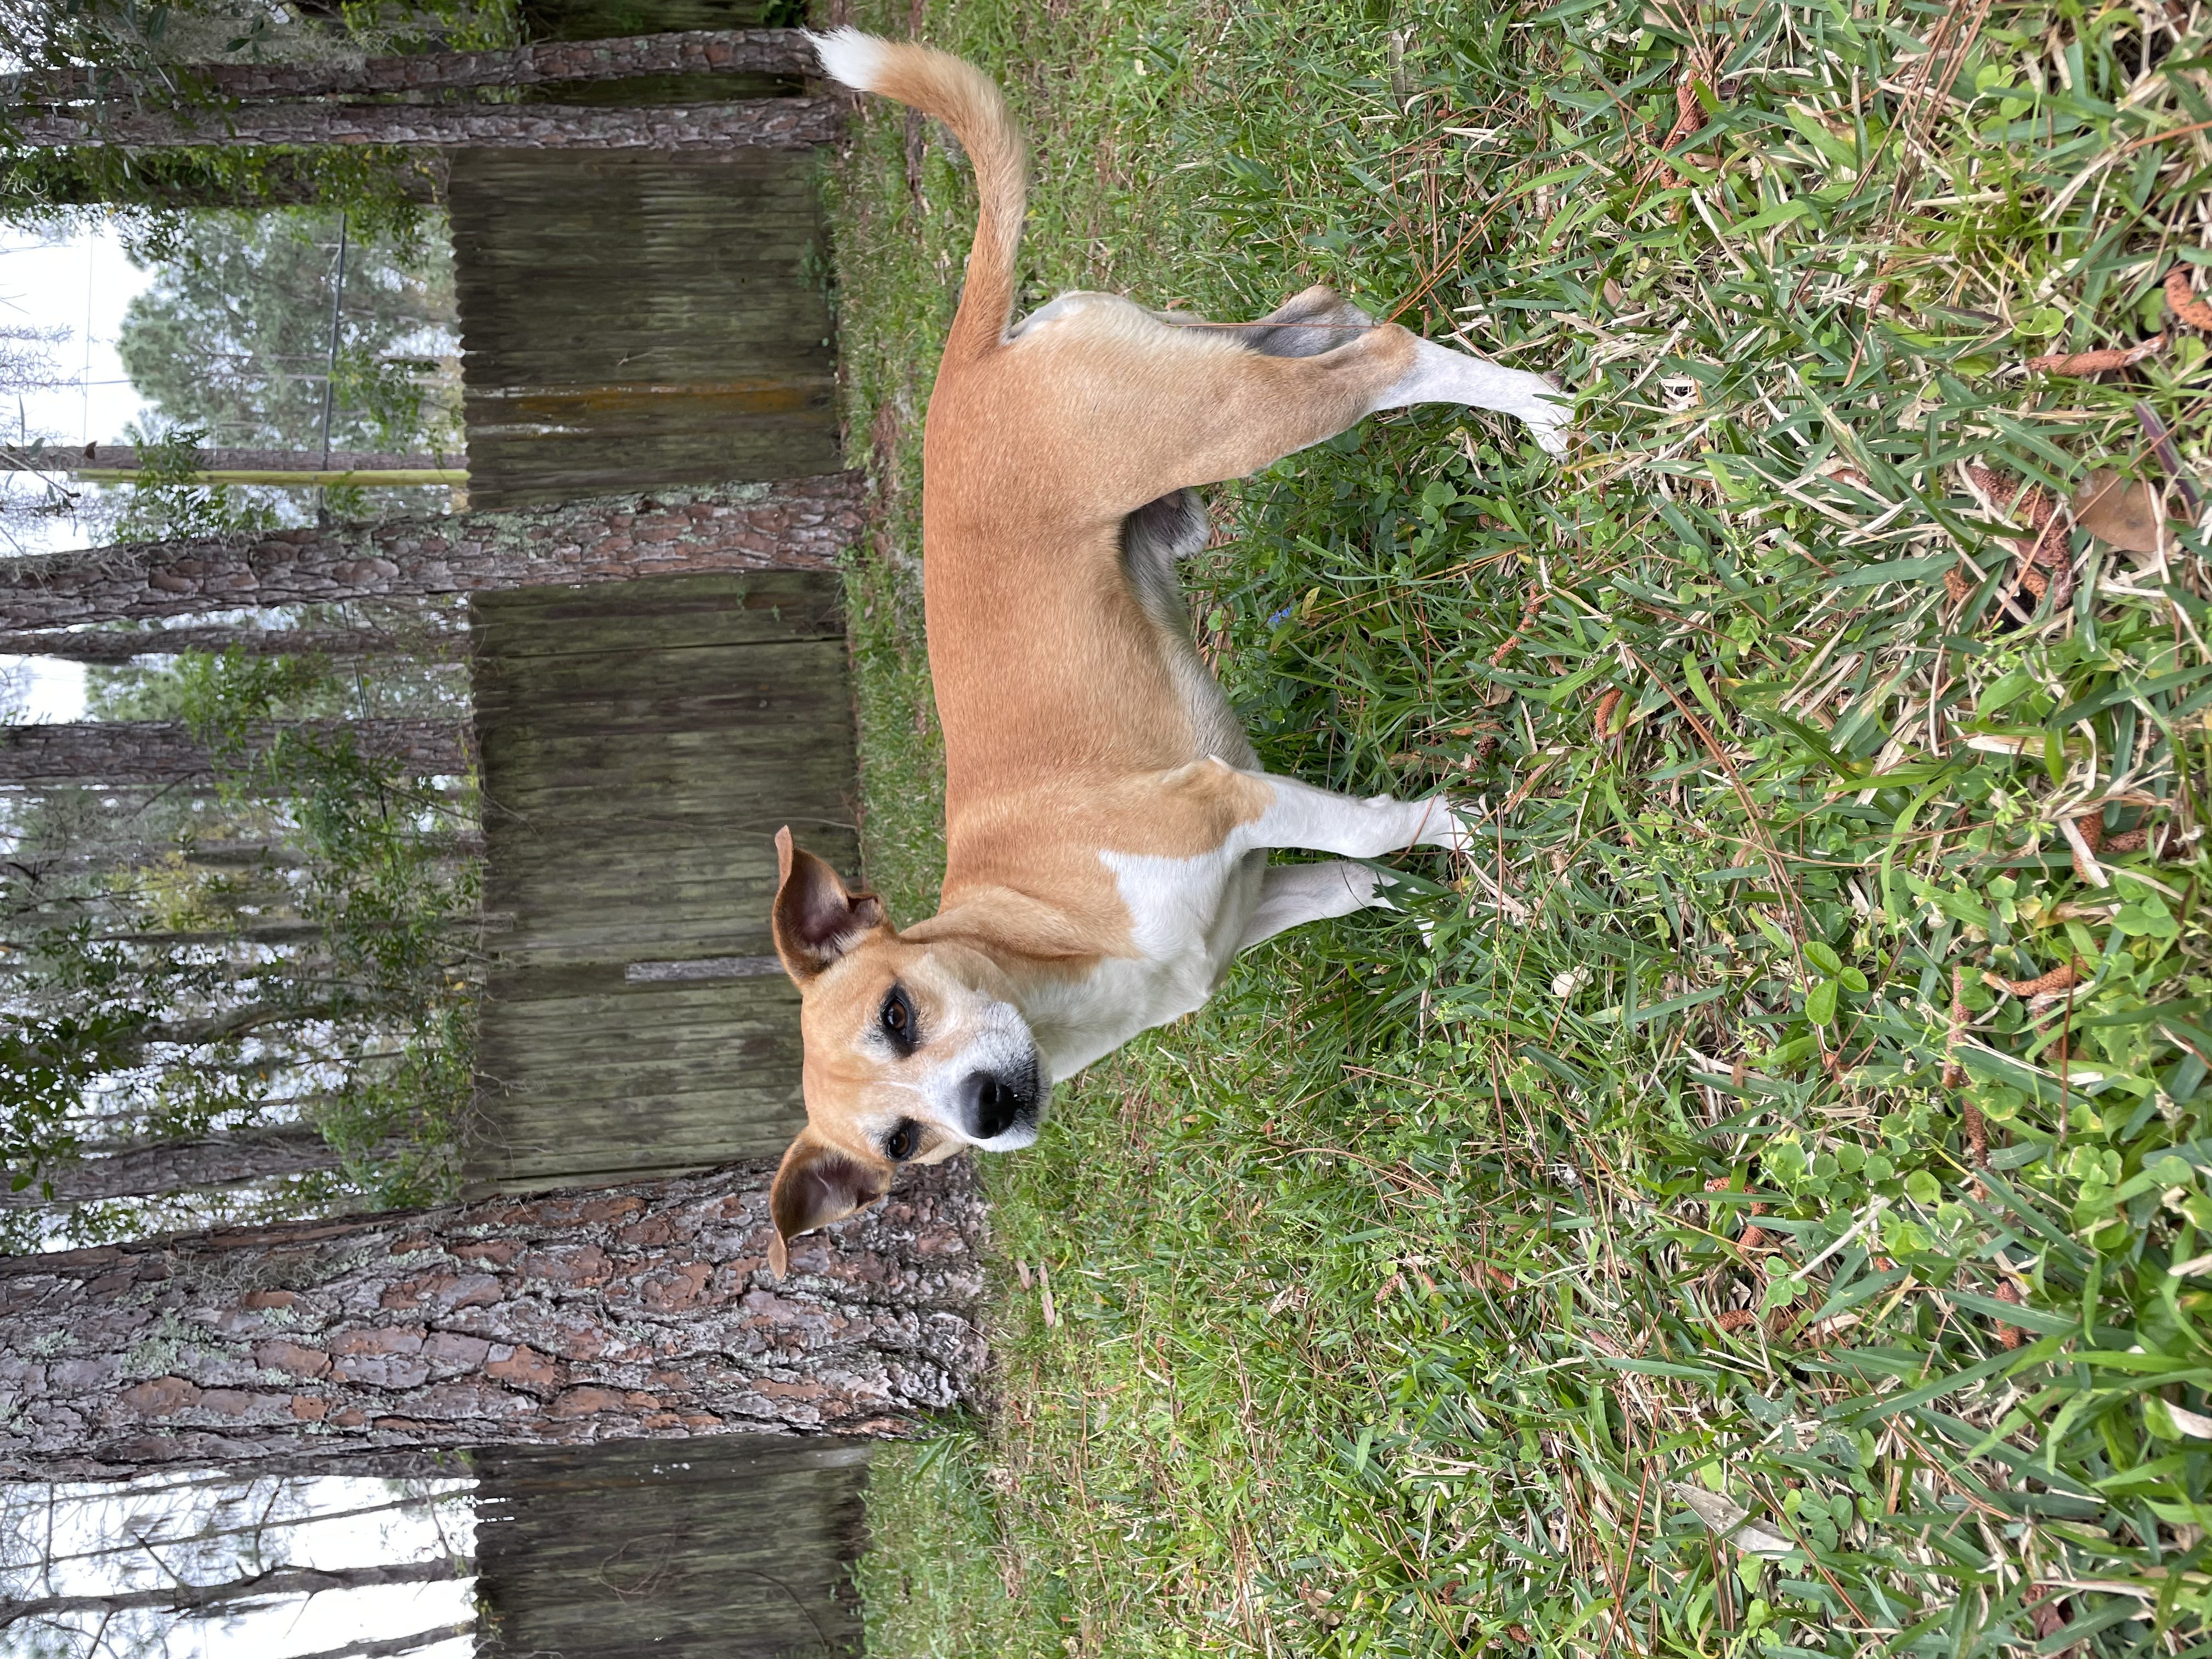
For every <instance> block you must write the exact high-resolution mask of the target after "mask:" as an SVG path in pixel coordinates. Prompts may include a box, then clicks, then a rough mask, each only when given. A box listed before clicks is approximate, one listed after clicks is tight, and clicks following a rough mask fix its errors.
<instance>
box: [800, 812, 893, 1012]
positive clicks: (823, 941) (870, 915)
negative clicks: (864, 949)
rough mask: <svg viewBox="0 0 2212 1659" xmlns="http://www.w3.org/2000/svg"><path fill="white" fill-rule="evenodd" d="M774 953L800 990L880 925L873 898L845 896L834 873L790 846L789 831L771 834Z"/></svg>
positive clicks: (877, 905)
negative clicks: (773, 851)
mask: <svg viewBox="0 0 2212 1659" xmlns="http://www.w3.org/2000/svg"><path fill="white" fill-rule="evenodd" d="M775 861H776V869H777V877H776V889H775V953H776V955H778V956H779V957H782V958H783V967H784V971H785V972H786V973H787V974H789V975H791V976H792V978H793V980H795V981H798V982H799V984H800V985H801V986H804V985H805V983H806V981H808V980H810V979H812V978H813V977H814V976H815V975H817V974H818V973H820V972H821V971H822V970H823V969H825V968H827V967H829V965H830V964H831V963H834V962H836V960H837V958H838V957H842V956H843V955H844V954H845V952H846V951H849V950H851V949H852V948H853V947H854V945H857V944H859V943H860V940H861V939H863V938H865V937H866V935H867V934H868V933H872V932H873V931H874V930H875V929H876V928H878V927H882V926H883V925H884V907H883V905H882V903H881V902H879V901H878V899H877V897H876V896H875V895H874V894H873V893H854V892H848V891H847V890H846V888H845V884H844V883H843V882H842V881H840V880H838V878H837V872H836V871H835V870H832V869H831V868H830V867H829V866H828V865H827V864H824V863H823V861H822V860H820V859H817V858H816V857H815V856H814V854H811V853H805V852H801V851H800V850H799V848H796V847H794V846H793V845H792V844H791V827H790V826H789V825H788V824H787V825H785V826H784V827H783V828H782V829H779V830H777V831H776V832H775Z"/></svg>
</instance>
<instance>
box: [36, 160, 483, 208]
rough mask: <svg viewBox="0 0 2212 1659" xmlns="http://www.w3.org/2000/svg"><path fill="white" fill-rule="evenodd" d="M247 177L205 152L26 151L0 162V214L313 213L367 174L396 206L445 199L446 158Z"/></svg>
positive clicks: (285, 164)
mask: <svg viewBox="0 0 2212 1659" xmlns="http://www.w3.org/2000/svg"><path fill="white" fill-rule="evenodd" d="M255 159H256V161H257V163H258V165H256V166H255V167H254V168H253V169H252V173H251V174H250V175H249V176H246V177H243V178H241V177H240V176H239V175H238V174H237V173H234V171H232V170H230V169H228V168H225V167H222V166H221V165H219V164H218V163H217V162H216V161H210V158H209V156H208V155H207V154H206V153H205V152H202V151H196V150H188V149H149V150H135V151H130V152H127V153H126V152H124V151H119V150H118V151H116V152H114V153H112V154H108V153H104V152H103V151H101V150H98V149H82V148H79V149H27V150H17V151H16V152H15V154H14V155H12V156H0V209H21V208H30V209H33V210H35V209H38V208H42V207H70V206H90V205H93V204H100V205H113V204H128V205H132V206H137V207H153V208H167V209H173V210H174V209H187V208H246V209H263V208H272V207H293V206H313V205H316V204H324V203H327V202H328V201H329V200H330V198H331V195H332V194H333V193H334V191H337V188H338V186H339V185H345V186H349V187H352V188H356V189H358V188H359V187H360V185H361V182H362V181H361V179H360V178H359V176H358V173H360V172H362V171H366V172H370V173H374V174H375V175H379V176H378V177H377V181H376V182H377V185H379V186H380V188H381V189H383V190H386V191H389V192H390V193H391V195H392V197H394V198H397V199H402V200H408V201H416V202H427V203H434V204H435V203H441V202H443V201H444V200H445V199H446V172H447V158H446V155H445V153H444V152H443V151H441V150H416V151H413V152H404V153H395V154H394V155H392V157H390V158H389V159H390V160H391V161H392V162H393V163H395V165H392V166H390V167H378V166H375V165H374V162H373V161H372V158H370V157H368V155H364V154H363V153H362V152H361V151H358V150H343V151H333V150H276V151H273V152H264V153H263V154H261V155H258V157H256V158H255ZM333 159H338V160H343V161H348V162H352V163H356V164H357V167H356V177H354V178H352V179H344V180H339V181H334V180H333V179H331V176H330V169H329V168H328V167H327V166H326V165H325V163H327V162H328V161H331V160H333Z"/></svg>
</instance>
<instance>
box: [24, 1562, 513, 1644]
mask: <svg viewBox="0 0 2212 1659" xmlns="http://www.w3.org/2000/svg"><path fill="white" fill-rule="evenodd" d="M469 1571H470V1569H469V1564H468V1562H467V1560H466V1559H457V1558H453V1557H447V1558H443V1559H435V1560H429V1561H402V1562H396V1563H394V1564H392V1565H389V1566H376V1567H337V1568H328V1569H326V1568H323V1567H273V1568H271V1569H270V1571H267V1572H257V1573H255V1574H254V1575H253V1576H252V1577H250V1578H234V1579H231V1580H229V1581H228V1582H226V1583H214V1584H157V1585H155V1587H154V1588H153V1589H142V1590H111V1591H108V1592H107V1593H106V1594H105V1595H102V1594H100V1593H98V1592H94V1593H93V1594H90V1595H31V1596H26V1597H24V1598H23V1599H22V1600H21V1601H9V1600H6V1599H0V1630H5V1629H6V1628H7V1627H8V1626H10V1625H12V1624H15V1623H16V1622H17V1621H18V1620H24V1619H39V1618H48V1619H50V1618H52V1617H53V1616H54V1615H55V1614H56V1613H131V1612H137V1611H142V1610H156V1611H161V1612H165V1613H200V1612H204V1611H206V1610H208V1609H210V1608H213V1607H234V1608H236V1607H246V1606H249V1605H252V1604H254V1603H258V1602H263V1601H276V1600H278V1599H280V1598H281V1597H283V1596H287V1595H319V1593H321V1592H322V1591H324V1590H334V1589H372V1588H374V1587H376V1586H378V1585H383V1584H429V1583H438V1582H440V1581H441V1580H443V1579H447V1578H464V1577H467V1576H468V1573H469Z"/></svg>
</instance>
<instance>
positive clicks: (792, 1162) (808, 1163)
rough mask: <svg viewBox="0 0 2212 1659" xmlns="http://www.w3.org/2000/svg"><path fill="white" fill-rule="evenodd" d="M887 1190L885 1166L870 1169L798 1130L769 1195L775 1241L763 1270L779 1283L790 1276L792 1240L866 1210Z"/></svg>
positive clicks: (810, 1133) (808, 1132)
mask: <svg viewBox="0 0 2212 1659" xmlns="http://www.w3.org/2000/svg"><path fill="white" fill-rule="evenodd" d="M890 1184H891V1172H890V1166H889V1165H888V1164H886V1165H884V1167H883V1168H881V1169H874V1168H871V1167H870V1166H869V1165H867V1164H862V1163H860V1161H858V1160H857V1159H855V1158H852V1157H851V1156H849V1155H848V1154H847V1153H844V1152H839V1151H838V1150H837V1149H836V1147H835V1146H831V1145H829V1142H828V1141H826V1140H823V1139H820V1138H819V1137H817V1135H816V1134H815V1133H814V1131H813V1129H812V1127H807V1128H804V1129H801V1130H800V1131H799V1139H796V1140H794V1141H793V1142H792V1143H791V1147H790V1150H789V1151H787V1152H785V1153H784V1155H783V1162H782V1164H781V1165H779V1166H778V1167H777V1170H776V1172H775V1186H774V1187H772V1188H769V1199H768V1207H769V1215H771V1216H772V1217H774V1218H775V1238H774V1239H772V1240H771V1241H769V1247H768V1265H769V1267H771V1268H773V1269H774V1270H775V1276H776V1277H777V1278H778V1279H781V1278H782V1277H783V1276H784V1275H785V1274H786V1273H789V1272H790V1271H791V1249H790V1244H791V1241H792V1240H793V1239H794V1238H796V1237H799V1234H801V1233H811V1232H812V1231H814V1230H815V1229H816V1228H817V1227H826V1226H828V1225H829V1224H830V1223H831V1222H833V1221H842V1220H843V1219H844V1218H846V1217H847V1216H848V1215H850V1214H852V1213H853V1212H854V1211H855V1210H865V1209H866V1208H867V1207H868V1206H869V1205H871V1204H872V1203H874V1202H875V1201H876V1200H878V1199H879V1198H881V1197H882V1196H883V1195H884V1193H886V1192H887V1191H889V1190H890Z"/></svg>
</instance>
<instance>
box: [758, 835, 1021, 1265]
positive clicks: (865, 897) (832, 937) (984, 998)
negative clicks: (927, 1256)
mask: <svg viewBox="0 0 2212 1659" xmlns="http://www.w3.org/2000/svg"><path fill="white" fill-rule="evenodd" d="M775 850H776V858H777V861H778V864H779V866H781V876H780V879H779V882H778V884H777V887H776V894H775V950H776V954H777V955H778V956H779V957H781V958H782V959H783V965H784V969H785V970H786V971H787V972H788V973H789V974H790V975H791V977H792V980H793V982H794V983H795V984H797V986H798V987H799V998H800V1010H799V1033H800V1036H801V1037H802V1038H803V1039H804V1041H805V1063H804V1066H803V1069H802V1072H801V1082H802V1085H803V1087H804V1089H805V1097H806V1127H805V1128H804V1129H802V1130H800V1131H799V1138H798V1139H796V1140H794V1141H793V1142H792V1143H791V1149H790V1150H789V1151H788V1152H785V1153H784V1155H783V1164H782V1167H781V1168H780V1169H779V1170H777V1171H776V1172H775V1188H774V1190H773V1192H772V1193H771V1194H770V1198H769V1210H770V1212H771V1213H772V1214H773V1216H774V1218H775V1241H774V1243H771V1245H770V1246H769V1266H770V1267H773V1268H775V1272H776V1274H777V1276H778V1277H781V1276H782V1274H783V1273H784V1272H785V1271H786V1268H787V1265H788V1260H789V1258H788V1253H787V1245H788V1244H789V1242H790V1241H791V1240H792V1239H793V1238H796V1237H798V1236H799V1234H801V1233H807V1232H811V1231H814V1230H815V1229H816V1228H817V1227H824V1226H827V1225H829V1223H831V1222H833V1221H836V1220H838V1219H839V1218H842V1217H844V1216H848V1215H850V1214H852V1213H853V1212H854V1211H855V1210H859V1209H864V1208H866V1206H868V1205H870V1204H872V1203H873V1202H875V1200H878V1198H881V1197H882V1196H883V1195H884V1193H886V1192H887V1191H889V1190H890V1184H891V1176H892V1174H893V1172H894V1171H895V1170H896V1168H897V1167H898V1165H900V1164H935V1163H938V1162H940V1161H941V1160H943V1159H945V1158H950V1157H951V1156H952V1155H953V1154H954V1153H955V1152H959V1151H960V1150H961V1149H962V1148H963V1147H967V1146H980V1147H982V1148H984V1149H986V1150H987V1151H991V1152H1005V1151H1008V1150H1011V1149H1012V1148H1013V1147H1017V1146H1028V1145H1029V1144H1030V1142H1031V1141H1033V1140H1035V1139H1036V1131H1037V1120H1038V1118H1039V1116H1040V1115H1041V1113H1042V1108H1043V1097H1044V1091H1045V1082H1046V1079H1045V1078H1044V1076H1043V1073H1042V1069H1041V1067H1040V1065H1039V1062H1038V1059H1037V1048H1036V1039H1035V1038H1034V1037H1033V1036H1031V1035H1030V1028H1029V1024H1028V1023H1027V1022H1026V1021H1025V1020H1024V1019H1023V1018H1022V1015H1021V1011H1020V1010H1019V1009H1018V1008H1017V1007H1015V1006H1014V1005H1013V1002H1012V1000H1011V998H1010V995H1009V987H1008V986H1007V983H1006V975H1004V974H1003V973H1001V972H1000V969H999V968H998V965H997V964H996V963H994V962H993V961H992V960H991V958H990V957H987V956H986V955H984V954H983V952H981V951H978V950H976V949H975V948H974V947H972V946H970V945H960V944H955V943H952V942H950V941H938V942H934V943H931V944H921V943H918V942H915V941H914V940H910V939H902V938H901V937H900V936H899V933H898V930H897V929H896V928H894V927H892V926H891V925H890V922H889V921H886V920H885V919H884V907H883V905H882V904H881V903H880V902H878V900H877V898H876V896H875V895H874V894H872V893H855V892H853V891H851V890H848V888H847V887H846V885H845V884H844V883H843V882H842V881H841V880H839V879H838V877H837V872H836V871H835V870H833V869H831V868H830V867H829V866H828V865H827V864H825V863H823V861H822V860H820V859H818V858H816V857H815V856H814V855H813V854H811V853H805V852H801V851H800V850H799V848H796V847H794V846H793V845H792V842H791V831H790V830H789V829H780V830H778V831H777V832H776V837H775Z"/></svg>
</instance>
